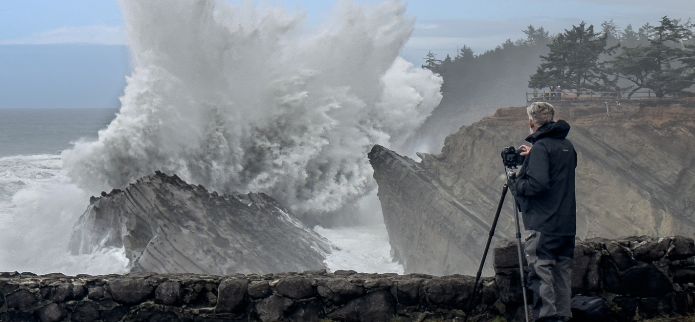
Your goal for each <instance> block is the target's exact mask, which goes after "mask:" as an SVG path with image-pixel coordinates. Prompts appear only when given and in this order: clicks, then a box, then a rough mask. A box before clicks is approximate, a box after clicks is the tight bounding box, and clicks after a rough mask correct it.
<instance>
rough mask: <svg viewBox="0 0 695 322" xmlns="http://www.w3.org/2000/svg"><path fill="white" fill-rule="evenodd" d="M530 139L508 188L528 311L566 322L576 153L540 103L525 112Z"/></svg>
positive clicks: (548, 109) (564, 127)
mask: <svg viewBox="0 0 695 322" xmlns="http://www.w3.org/2000/svg"><path fill="white" fill-rule="evenodd" d="M527 114H528V117H529V127H530V130H531V135H529V136H528V137H527V138H526V141H528V142H529V143H531V144H532V146H528V145H522V146H521V147H520V149H521V151H522V153H521V154H522V155H524V156H526V159H525V161H524V164H523V165H522V167H521V169H520V170H519V174H518V175H517V176H512V178H511V179H510V181H509V183H508V184H509V189H510V190H511V191H512V194H513V195H514V196H515V199H516V202H517V205H518V207H519V209H520V211H521V213H522V217H523V221H524V227H525V228H526V233H527V237H526V238H525V242H524V248H525V249H524V251H525V253H526V259H527V262H528V265H529V275H528V278H529V286H530V288H531V290H532V291H533V293H534V303H533V312H534V318H536V319H537V320H538V321H566V320H568V319H569V318H570V317H571V315H572V312H571V308H570V301H571V296H572V285H571V278H570V275H571V269H572V259H573V257H574V240H575V235H576V199H575V187H574V180H575V168H576V167H577V153H576V152H575V150H574V146H573V145H572V142H570V141H569V140H567V138H566V137H567V134H568V133H569V130H570V125H569V124H568V123H567V122H565V121H563V120H559V121H557V122H554V121H553V119H554V116H555V109H554V108H553V106H552V105H550V104H548V103H545V102H536V103H533V104H531V105H530V106H529V107H528V108H527Z"/></svg>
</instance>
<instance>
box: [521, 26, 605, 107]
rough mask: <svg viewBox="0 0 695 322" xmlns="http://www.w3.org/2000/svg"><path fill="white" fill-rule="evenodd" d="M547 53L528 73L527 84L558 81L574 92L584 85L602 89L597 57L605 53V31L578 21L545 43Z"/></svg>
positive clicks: (578, 92) (533, 84)
mask: <svg viewBox="0 0 695 322" xmlns="http://www.w3.org/2000/svg"><path fill="white" fill-rule="evenodd" d="M548 47H549V48H550V53H549V54H548V55H546V56H541V61H542V63H541V66H540V67H538V70H537V71H536V74H534V75H532V76H531V79H530V81H529V87H531V88H544V87H547V86H556V85H560V86H561V87H562V88H568V89H574V90H576V91H577V95H580V93H581V91H582V90H586V89H602V88H603V85H602V81H603V75H604V74H605V71H604V70H603V69H602V66H601V64H599V57H600V56H601V54H603V53H606V52H607V49H606V35H605V34H601V33H597V32H595V31H594V26H593V25H589V26H587V25H586V23H584V22H582V23H580V24H579V25H578V26H572V29H569V30H565V32H563V33H561V34H559V35H557V37H556V38H555V39H554V40H553V41H552V42H551V43H550V44H549V45H548Z"/></svg>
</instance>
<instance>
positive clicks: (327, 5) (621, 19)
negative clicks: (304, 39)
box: [0, 0, 695, 60]
mask: <svg viewBox="0 0 695 322" xmlns="http://www.w3.org/2000/svg"><path fill="white" fill-rule="evenodd" d="M230 1H232V2H240V1H237V0H230ZM259 2H260V3H262V4H265V5H277V6H283V7H286V8H288V9H290V10H293V11H305V12H306V13H307V17H308V18H307V20H308V21H307V24H308V25H309V27H311V26H316V25H319V24H320V22H321V19H322V17H325V16H326V14H327V13H328V12H329V11H330V10H331V8H332V7H333V6H334V4H335V2H336V1H335V0H304V1H301V0H285V1H280V0H272V1H259ZM356 2H358V3H376V2H379V1H377V0H356ZM405 2H406V3H407V4H408V12H409V13H410V15H412V16H415V17H416V19H417V25H416V30H415V33H414V34H413V37H412V39H411V40H410V42H409V43H408V44H407V46H406V48H405V50H404V53H403V54H404V56H406V58H409V59H411V60H416V59H418V58H417V57H418V56H420V55H422V54H424V53H426V52H427V50H432V51H434V52H436V53H439V54H441V55H443V54H444V53H447V52H452V53H453V52H456V50H457V48H459V47H461V46H463V45H464V44H465V45H468V46H470V47H472V48H473V49H474V50H475V51H476V52H478V53H480V52H482V51H484V50H486V49H492V48H494V47H495V46H496V45H498V44H500V43H501V42H503V41H504V40H505V39H507V38H512V39H516V38H519V37H522V36H523V34H522V33H521V30H522V29H524V27H525V26H527V25H529V24H534V25H542V26H545V27H546V28H547V29H549V30H550V31H551V32H559V31H562V29H564V28H567V27H569V26H570V25H572V24H576V23H579V22H580V21H581V20H585V21H587V22H589V23H593V24H600V23H601V22H602V21H605V20H609V19H613V20H614V21H615V22H616V23H617V24H618V25H620V26H625V25H627V24H633V25H642V24H644V23H645V22H652V23H654V22H656V21H657V20H658V19H659V18H660V17H661V16H664V15H668V16H671V17H676V18H684V19H687V18H689V17H695V0H660V1H646V0H567V1H559V0H555V1H551V0H482V1H470V0H406V1H405ZM124 39H125V37H124V35H123V18H122V16H121V13H120V10H119V7H118V1H117V0H59V1H56V0H2V1H0V43H4V44H7V43H43V44H45V43H101V44H123V43H124Z"/></svg>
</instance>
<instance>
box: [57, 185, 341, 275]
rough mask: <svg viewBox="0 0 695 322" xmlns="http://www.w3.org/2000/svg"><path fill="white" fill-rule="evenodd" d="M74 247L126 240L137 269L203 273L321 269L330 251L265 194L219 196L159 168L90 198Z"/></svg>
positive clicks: (82, 248) (81, 250)
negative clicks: (168, 174)
mask: <svg viewBox="0 0 695 322" xmlns="http://www.w3.org/2000/svg"><path fill="white" fill-rule="evenodd" d="M70 247H71V250H72V252H74V253H92V252H94V251H96V250H98V249H100V248H104V247H119V248H120V247H124V248H125V252H126V256H127V257H128V259H129V260H130V264H131V266H132V271H135V272H138V271H139V272H158V273H204V274H231V273H244V272H260V273H273V272H281V271H304V270H316V269H323V268H325V264H324V259H325V254H326V253H327V252H328V251H329V250H330V245H329V243H328V241H327V240H325V239H324V238H322V237H321V236H320V235H318V234H317V233H316V232H314V231H313V230H311V229H309V228H307V227H305V226H304V225H303V224H302V223H301V222H300V221H298V220H297V219H296V218H295V217H294V216H293V215H292V214H290V212H289V211H288V210H286V209H284V208H283V207H281V206H280V205H279V204H278V203H277V202H276V201H275V200H273V199H272V198H271V197H269V196H267V195H265V194H262V193H249V194H246V195H243V194H239V195H218V194H217V193H216V192H208V191H207V190H206V189H205V188H204V187H202V186H199V185H190V184H187V183H186V182H184V181H183V180H181V179H179V178H178V177H177V176H175V175H174V176H167V175H165V174H163V173H161V172H157V173H156V174H154V175H151V176H146V177H143V178H141V179H138V180H137V181H136V182H135V183H132V184H130V185H129V186H128V187H126V188H125V189H123V190H118V189H114V190H113V191H112V192H111V193H109V194H106V193H102V197H99V198H95V197H92V199H91V200H90V205H89V207H88V208H87V210H86V211H85V213H84V214H83V215H82V217H80V220H79V222H78V223H77V225H76V227H75V231H74V232H73V235H72V238H71V243H70Z"/></svg>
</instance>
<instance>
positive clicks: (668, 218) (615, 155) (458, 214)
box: [369, 102, 695, 274]
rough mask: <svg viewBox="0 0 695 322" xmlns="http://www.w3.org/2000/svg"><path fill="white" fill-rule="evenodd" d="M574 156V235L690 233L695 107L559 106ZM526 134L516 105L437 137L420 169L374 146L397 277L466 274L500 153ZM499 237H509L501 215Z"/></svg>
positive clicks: (495, 196)
mask: <svg viewBox="0 0 695 322" xmlns="http://www.w3.org/2000/svg"><path fill="white" fill-rule="evenodd" d="M557 109H558V113H559V115H558V116H559V118H562V119H565V120H567V121H568V122H570V124H571V125H572V130H571V131H570V135H569V139H570V140H572V141H573V142H574V144H575V146H576V149H577V151H578V154H579V166H578V169H577V200H578V207H577V213H578V223H577V229H578V231H577V234H578V236H579V237H581V238H587V237H616V236H628V235H650V236H665V235H669V234H682V235H686V236H692V234H693V232H695V217H694V215H695V153H693V152H692V151H695V150H694V149H695V104H694V103H692V102H691V103H678V102H659V103H654V102H651V103H649V102H647V103H630V102H621V103H620V104H619V105H618V104H616V103H615V102H610V104H609V103H608V102H606V103H605V104H604V103H600V104H597V103H582V102H577V103H563V105H560V106H557ZM527 134H528V125H527V116H526V112H525V109H524V108H523V107H516V108H506V109H500V110H498V111H497V113H496V114H495V115H494V116H492V117H488V118H485V119H483V120H481V121H479V122H477V123H474V124H472V125H470V126H466V127H462V128H461V129H460V130H459V131H458V132H456V133H454V134H452V135H450V136H449V137H447V138H446V140H445V144H444V147H443V149H442V151H441V153H440V154H438V155H430V154H421V155H420V157H421V158H422V160H421V162H415V161H413V160H411V159H409V158H406V157H402V156H399V155H398V154H397V153H395V152H394V151H390V150H388V149H385V148H383V147H379V146H376V147H374V148H373V149H372V151H371V152H370V154H369V157H370V161H371V163H372V166H373V168H374V171H375V172H374V178H375V179H376V181H377V183H378V185H379V199H380V200H381V203H382V209H383V212H384V219H385V221H386V224H387V229H388V231H389V238H390V240H391V243H392V247H393V248H394V249H395V250H396V251H397V255H398V256H399V258H400V259H401V261H403V263H404V264H405V269H406V272H426V273H432V274H448V273H455V272H466V273H472V272H473V271H474V270H475V267H476V266H475V265H473V266H471V265H470V264H471V261H472V260H473V259H476V258H479V255H480V252H481V250H482V246H483V245H482V243H483V242H484V236H485V235H486V232H487V230H488V227H489V223H490V222H491V220H492V216H493V214H494V210H495V206H496V205H497V202H498V200H499V195H500V192H501V187H502V185H503V183H504V175H503V173H504V172H503V166H502V163H501V160H500V156H499V153H500V151H501V149H502V148H503V147H505V146H509V145H515V146H516V145H519V144H521V143H523V142H522V140H523V138H524V137H525V136H526V135H527ZM503 209H504V212H503V215H502V219H501V222H500V225H501V226H500V227H499V228H498V232H499V235H500V236H505V235H506V236H509V235H511V233H512V231H513V220H512V218H513V217H512V216H513V215H512V208H511V205H509V204H508V205H507V206H505V207H504V208H503ZM476 241H477V242H476Z"/></svg>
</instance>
